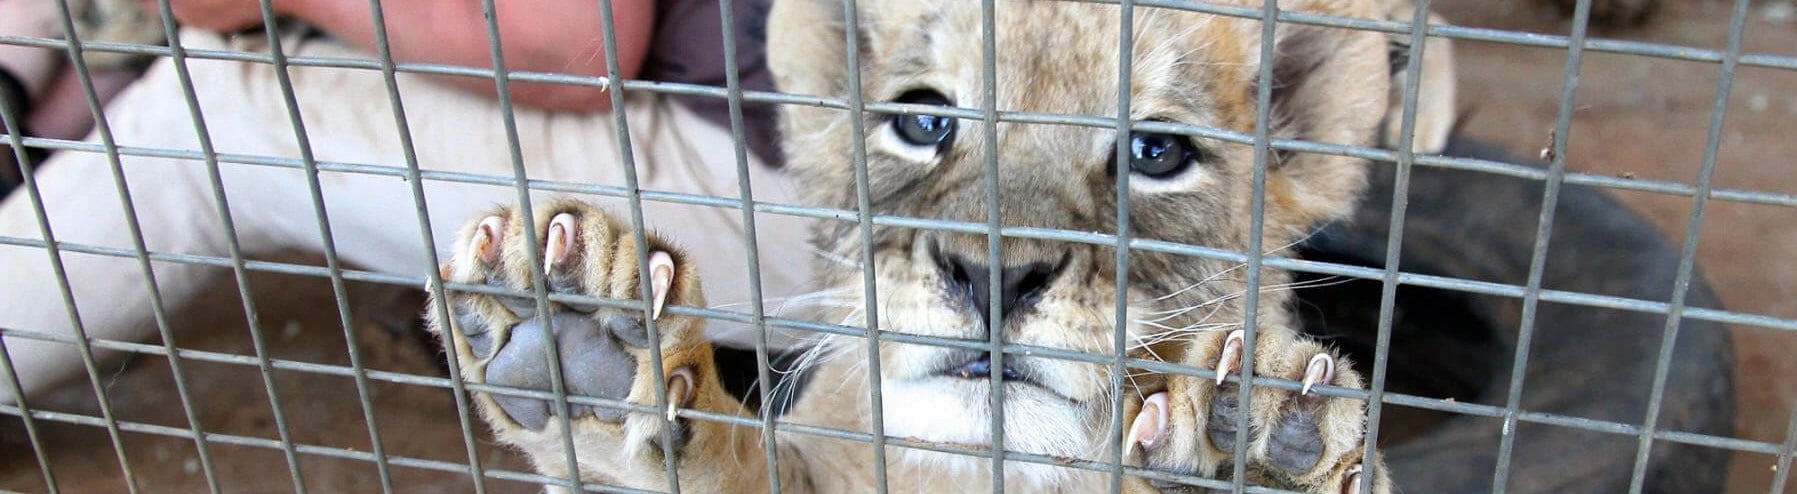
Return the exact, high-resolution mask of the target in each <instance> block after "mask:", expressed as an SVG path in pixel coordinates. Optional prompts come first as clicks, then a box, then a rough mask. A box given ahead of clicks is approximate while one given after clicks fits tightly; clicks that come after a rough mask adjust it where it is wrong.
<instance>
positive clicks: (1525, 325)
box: [1491, 0, 1591, 492]
mask: <svg viewBox="0 0 1797 494" xmlns="http://www.w3.org/2000/svg"><path fill="white" fill-rule="evenodd" d="M1590 22H1591V0H1579V1H1578V2H1577V4H1576V5H1575V6H1574V7H1573V14H1572V43H1571V44H1570V46H1569V47H1568V48H1567V53H1566V68H1565V69H1564V70H1563V72H1562V75H1561V80H1560V106H1559V109H1558V110H1557V113H1556V114H1555V115H1554V134H1553V136H1552V143H1551V144H1549V146H1550V148H1549V151H1548V154H1549V155H1550V156H1549V160H1548V175H1547V184H1546V186H1545V187H1544V188H1543V191H1542V193H1541V214H1540V215H1539V216H1537V219H1536V220H1535V249H1534V252H1532V253H1531V254H1530V257H1529V278H1528V281H1527V285H1526V286H1525V287H1524V292H1523V300H1522V315H1521V319H1522V322H1521V323H1519V324H1520V325H1521V327H1520V328H1518V330H1517V337H1516V355H1514V356H1513V357H1512V358H1511V364H1510V387H1509V394H1508V395H1507V396H1505V397H1504V411H1505V414H1504V425H1503V429H1502V437H1501V438H1499V440H1498V441H1499V442H1498V457H1497V468H1496V470H1495V471H1494V472H1493V473H1492V478H1491V489H1492V492H1504V489H1505V488H1506V487H1507V486H1508V485H1509V482H1510V458H1511V457H1512V454H1513V453H1514V451H1515V449H1516V436H1517V427H1516V414H1517V411H1518V409H1519V408H1521V406H1522V391H1523V378H1524V377H1525V376H1527V374H1528V373H1527V370H1528V367H1529V351H1530V349H1532V348H1533V345H1534V341H1535V317H1536V311H1537V310H1539V308H1540V306H1541V283H1542V278H1543V277H1545V276H1546V272H1547V246H1548V242H1549V241H1550V240H1552V238H1553V231H1554V211H1555V209H1557V208H1558V206H1559V204H1560V186H1561V185H1562V184H1563V183H1564V182H1565V178H1566V142H1567V141H1568V140H1569V139H1570V134H1571V133H1572V109H1573V105H1572V101H1573V99H1574V98H1576V97H1577V96H1578V86H1579V84H1578V83H1579V69H1580V67H1581V66H1582V64H1583V63H1584V55H1585V43H1584V41H1585V34H1586V30H1587V29H1589V28H1590Z"/></svg>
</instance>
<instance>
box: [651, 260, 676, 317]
mask: <svg viewBox="0 0 1797 494" xmlns="http://www.w3.org/2000/svg"><path fill="white" fill-rule="evenodd" d="M673 284H674V256H670V255H668V253H667V252H662V251H655V253H653V254H650V255H649V287H650V289H651V290H653V292H654V293H653V294H652V296H653V297H654V299H655V300H654V301H653V302H652V304H653V305H652V306H651V307H652V308H651V310H650V311H649V317H650V318H651V319H661V307H662V305H664V304H666V303H667V301H668V286H670V285H673Z"/></svg>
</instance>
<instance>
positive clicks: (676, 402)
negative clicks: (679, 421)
mask: <svg viewBox="0 0 1797 494" xmlns="http://www.w3.org/2000/svg"><path fill="white" fill-rule="evenodd" d="M693 380H694V378H693V369H692V368H690V367H681V368H678V369H674V371H673V372H670V373H668V421H669V422H673V421H674V411H675V410H678V409H679V408H680V407H681V406H682V405H685V404H686V402H687V401H690V400H691V398H692V394H693Z"/></svg>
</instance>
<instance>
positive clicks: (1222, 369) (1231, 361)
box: [1217, 329, 1247, 386]
mask: <svg viewBox="0 0 1797 494" xmlns="http://www.w3.org/2000/svg"><path fill="white" fill-rule="evenodd" d="M1246 337H1247V333H1244V332H1242V330H1240V329H1238V330H1235V331H1230V332H1229V337H1227V338H1224V339H1223V355H1222V356H1221V357H1218V358H1217V385H1218V386H1222V385H1223V380H1224V379H1226V378H1228V377H1229V373H1230V372H1231V371H1234V370H1235V367H1236V365H1237V364H1238V363H1240V362H1241V360H1242V340H1243V339H1244V338H1246Z"/></svg>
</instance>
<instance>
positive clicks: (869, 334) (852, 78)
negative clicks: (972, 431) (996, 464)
mask: <svg viewBox="0 0 1797 494" xmlns="http://www.w3.org/2000/svg"><path fill="white" fill-rule="evenodd" d="M842 25H843V29H842V31H843V46H844V48H843V57H844V59H843V75H844V84H845V85H846V86H847V87H846V88H845V90H846V91H848V95H847V97H848V110H849V126H850V133H849V136H850V137H851V138H853V139H854V145H853V146H850V149H851V150H852V151H851V152H852V153H853V155H852V159H853V162H854V167H855V209H856V215H855V217H856V218H857V222H858V223H859V226H860V229H859V230H858V232H859V233H860V235H861V239H860V240H861V249H860V250H861V296H862V312H863V313H864V314H866V315H865V318H864V321H865V322H866V324H867V330H866V332H865V333H863V334H865V335H866V340H867V381H868V386H867V393H868V402H869V403H868V412H869V417H868V418H869V419H870V421H869V423H868V431H869V432H871V433H872V436H871V439H872V440H871V441H869V444H870V445H871V447H872V448H873V454H874V464H873V469H874V471H873V474H874V488H875V489H877V490H878V491H879V492H881V493H885V492H886V490H887V484H886V443H887V441H886V397H885V392H884V390H883V389H881V388H883V387H884V386H883V383H882V382H881V379H882V378H881V375H880V340H881V338H882V334H881V329H880V302H879V300H880V298H879V294H878V293H877V291H876V289H877V288H878V287H877V285H876V282H875V276H874V223H873V216H874V210H873V199H872V194H871V193H870V192H869V190H868V178H867V123H866V122H867V120H866V115H867V113H866V108H865V107H866V105H865V104H864V102H863V97H864V95H863V94H862V92H861V8H860V7H859V6H858V5H856V3H855V0H843V2H842ZM992 449H994V450H1000V449H1004V447H1003V446H999V447H994V448H992ZM994 458H997V457H996V456H994ZM995 461H996V460H995ZM996 481H997V479H994V482H996Z"/></svg>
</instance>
